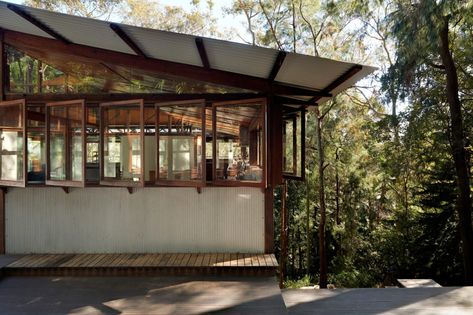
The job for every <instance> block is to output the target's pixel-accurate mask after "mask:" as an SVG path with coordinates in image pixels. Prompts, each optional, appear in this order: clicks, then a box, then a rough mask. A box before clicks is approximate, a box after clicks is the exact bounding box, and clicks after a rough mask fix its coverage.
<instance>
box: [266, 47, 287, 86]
mask: <svg viewBox="0 0 473 315" xmlns="http://www.w3.org/2000/svg"><path fill="white" fill-rule="evenodd" d="M286 55H287V53H286V52H285V51H282V50H281V51H279V53H278V56H277V57H276V60H275V61H274V65H273V68H272V69H271V72H270V74H269V77H268V80H269V81H274V79H276V77H277V75H278V72H279V70H280V69H281V67H282V64H283V63H284V59H286Z"/></svg>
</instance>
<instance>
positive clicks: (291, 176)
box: [281, 107, 306, 181]
mask: <svg viewBox="0 0 473 315" xmlns="http://www.w3.org/2000/svg"><path fill="white" fill-rule="evenodd" d="M286 108H287V107H286ZM290 109H291V111H290V112H289V113H286V112H284V108H283V114H282V122H283V128H282V130H281V132H282V133H283V137H282V141H283V145H282V147H283V148H284V139H285V137H284V132H285V122H286V121H289V120H292V122H293V125H292V126H293V127H292V147H293V152H292V160H293V162H292V163H293V168H294V171H293V172H292V173H289V172H285V170H284V163H285V161H284V159H285V152H284V150H283V151H282V153H281V154H282V175H283V178H286V179H293V180H300V181H304V180H305V112H306V109H305V107H300V108H290ZM299 113H300V118H301V152H300V153H301V161H300V163H301V175H297V164H298V161H297V153H298V152H297V116H298V114H299Z"/></svg>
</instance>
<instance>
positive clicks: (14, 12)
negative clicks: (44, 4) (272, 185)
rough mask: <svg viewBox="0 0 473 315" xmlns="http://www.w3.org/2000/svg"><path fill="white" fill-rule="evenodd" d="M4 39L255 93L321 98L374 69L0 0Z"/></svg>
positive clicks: (311, 99) (315, 100) (310, 101)
mask: <svg viewBox="0 0 473 315" xmlns="http://www.w3.org/2000/svg"><path fill="white" fill-rule="evenodd" d="M0 28H1V29H3V30H4V40H5V42H6V43H7V44H11V45H13V46H15V44H20V45H21V44H24V45H32V44H34V43H36V44H38V45H44V46H46V47H48V49H51V50H56V51H61V52H64V53H68V54H74V55H77V56H80V57H85V58H92V59H96V60H103V61H104V62H113V63H116V64H119V65H127V66H134V67H137V68H141V69H144V70H150V71H154V72H156V73H163V74H170V75H175V76H180V77H184V78H190V79H194V80H200V81H204V82H209V83H217V84H224V85H228V86H232V87H238V88H242V89H247V90H253V91H255V92H258V93H270V94H275V95H279V96H281V97H283V98H286V100H287V102H291V100H292V101H293V102H297V103H307V104H315V103H318V104H320V103H323V102H325V101H327V100H329V99H330V98H331V97H333V96H335V95H336V94H338V93H340V92H342V91H344V90H345V89H347V88H348V87H350V86H352V85H353V84H354V83H356V82H357V81H358V80H360V79H362V78H363V77H365V76H367V75H369V74H370V73H372V72H373V71H374V70H375V68H374V67H370V66H365V65H359V64H354V63H347V62H340V61H335V60H331V59H326V58H320V57H314V56H307V55H301V54H295V53H289V52H282V51H278V50H275V49H269V48H263V47H258V46H251V45H245V44H240V43H235V42H229V41H223V40H216V39H211V38H202V37H198V36H191V35H185V34H179V33H172V32H166V31H161V30H155V29H146V28H140V27H135V26H130V25H124V24H118V23H110V22H106V21H100V20H95V19H89V18H83V17H77V16H72V15H67V14H61V13H56V12H50V11H46V10H40V9H35V8H30V7H26V6H20V5H16V4H10V3H7V2H3V1H0Z"/></svg>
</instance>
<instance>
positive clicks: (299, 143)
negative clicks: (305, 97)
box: [282, 107, 305, 179]
mask: <svg viewBox="0 0 473 315" xmlns="http://www.w3.org/2000/svg"><path fill="white" fill-rule="evenodd" d="M285 110H286V113H284V118H283V146H282V148H283V174H284V175H285V177H295V178H300V179H303V178H304V168H305V165H304V164H305V163H304V151H305V145H304V140H305V115H304V109H299V108H292V107H288V108H286V109H285Z"/></svg>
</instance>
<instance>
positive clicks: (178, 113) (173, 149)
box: [159, 103, 203, 181]
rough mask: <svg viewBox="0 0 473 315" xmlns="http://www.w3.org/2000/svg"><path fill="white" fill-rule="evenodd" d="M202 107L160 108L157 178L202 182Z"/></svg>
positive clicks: (178, 106)
mask: <svg viewBox="0 0 473 315" xmlns="http://www.w3.org/2000/svg"><path fill="white" fill-rule="evenodd" d="M202 110H203V104H201V103H198V104H194V105H192V104H186V105H169V106H160V107H159V179H164V180H185V181H202V176H203V159H202Z"/></svg>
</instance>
